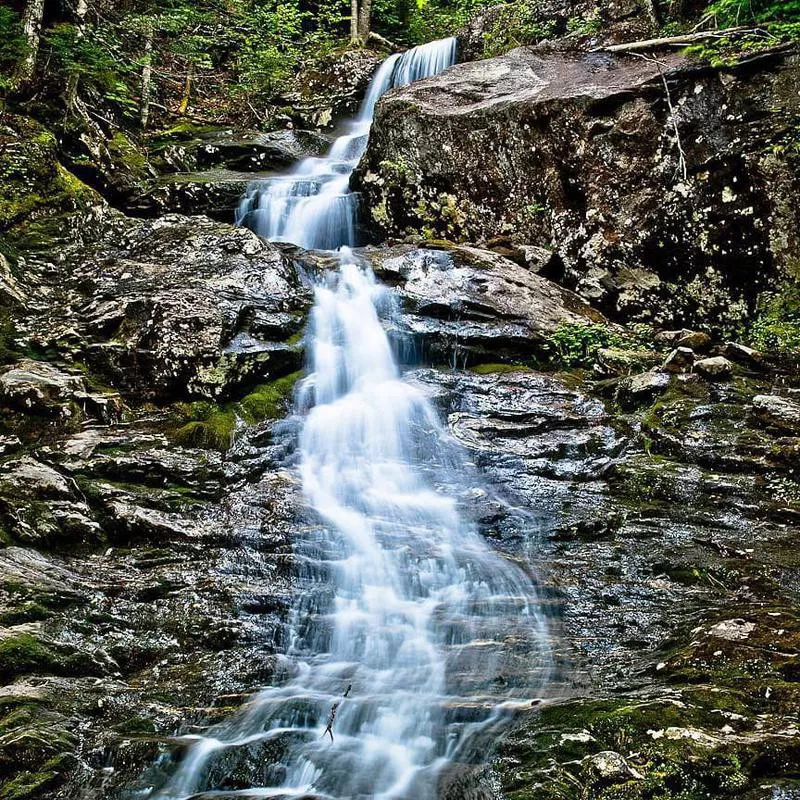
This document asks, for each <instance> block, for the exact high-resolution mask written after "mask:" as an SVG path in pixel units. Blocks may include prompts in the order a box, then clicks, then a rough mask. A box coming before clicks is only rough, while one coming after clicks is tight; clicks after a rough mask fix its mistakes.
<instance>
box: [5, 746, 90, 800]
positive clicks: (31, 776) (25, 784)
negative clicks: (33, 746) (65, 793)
mask: <svg viewBox="0 0 800 800" xmlns="http://www.w3.org/2000/svg"><path fill="white" fill-rule="evenodd" d="M74 767H75V757H74V756H73V755H72V754H71V753H60V754H59V755H57V756H55V757H53V758H51V759H49V760H48V761H46V762H45V763H44V764H43V765H42V767H41V769H38V770H36V771H26V772H22V773H20V774H19V775H17V776H16V777H15V778H13V779H12V780H10V781H8V782H6V783H4V784H3V786H2V788H0V800H40V798H42V797H44V796H45V794H46V793H49V792H51V791H52V790H53V789H55V788H56V787H57V786H59V785H60V784H61V783H62V782H63V781H64V779H65V778H66V776H67V774H68V773H69V771H70V770H71V769H73V768H74Z"/></svg>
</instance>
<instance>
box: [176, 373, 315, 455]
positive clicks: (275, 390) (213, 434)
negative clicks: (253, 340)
mask: <svg viewBox="0 0 800 800" xmlns="http://www.w3.org/2000/svg"><path fill="white" fill-rule="evenodd" d="M301 375H302V373H301V372H294V373H292V374H291V375H285V376H284V377H282V378H277V379H276V380H274V381H270V382H269V383H262V384H259V385H258V386H256V387H255V389H253V390H252V391H251V392H249V393H248V394H246V395H245V396H244V397H242V398H241V399H240V400H238V401H235V402H233V403H228V404H226V405H224V406H218V405H215V404H214V403H209V402H206V401H200V402H196V403H185V404H182V405H180V406H179V407H178V408H177V411H178V415H179V416H180V418H181V421H182V422H183V423H184V424H183V425H180V426H179V427H178V428H176V429H174V430H172V431H171V432H170V436H171V438H172V439H173V440H174V441H176V442H178V444H182V445H184V446H186V447H206V448H210V449H214V450H223V451H224V450H227V449H228V448H229V447H230V446H231V444H232V443H233V437H234V433H235V431H236V423H237V420H242V421H243V422H245V423H248V424H250V425H255V424H257V423H259V422H264V421H266V420H270V419H277V418H279V417H280V416H282V415H283V414H284V413H285V411H286V409H287V407H288V401H289V398H290V397H291V394H292V391H293V389H294V386H295V384H296V383H297V381H298V380H299V379H300V377H301Z"/></svg>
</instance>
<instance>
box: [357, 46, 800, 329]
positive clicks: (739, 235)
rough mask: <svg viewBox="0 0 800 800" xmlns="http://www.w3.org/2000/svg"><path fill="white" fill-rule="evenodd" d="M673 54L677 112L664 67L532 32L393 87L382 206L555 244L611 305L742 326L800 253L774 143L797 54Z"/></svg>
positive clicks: (442, 229)
mask: <svg viewBox="0 0 800 800" xmlns="http://www.w3.org/2000/svg"><path fill="white" fill-rule="evenodd" d="M659 58H660V59H661V60H660V62H659V63H660V64H661V67H660V69H662V70H663V71H664V74H665V76H666V80H667V82H668V85H669V93H670V102H671V104H672V107H673V108H675V109H677V110H676V112H675V117H674V118H673V117H671V116H670V111H669V106H668V103H667V99H666V95H665V90H664V85H663V81H662V78H661V74H660V73H659V67H657V66H656V65H654V64H653V63H652V62H649V61H647V60H646V59H642V58H635V57H633V56H624V55H616V54H610V53H590V54H578V53H563V52H556V51H553V50H552V49H547V48H540V49H536V48H520V49H517V50H513V51H511V52H509V53H507V54H505V55H503V56H500V57H497V58H492V59H487V60H483V61H475V62H471V63H467V64H459V65H457V66H455V67H453V68H452V69H450V70H447V71H446V72H445V73H443V74H441V75H439V76H437V77H434V78H431V79H428V80H425V81H421V82H420V83H418V84H415V85H414V86H411V87H406V88H403V89H402V90H399V91H396V92H393V93H391V94H390V95H388V96H387V97H386V98H384V100H383V101H382V103H381V104H380V106H379V107H378V113H377V116H376V120H375V124H374V127H373V131H372V134H371V136H370V143H369V147H368V149H367V152H366V155H365V157H364V159H363V161H362V163H361V165H360V167H359V170H358V172H357V175H356V184H357V186H358V187H359V188H360V190H361V191H362V192H363V193H364V195H365V198H366V200H367V207H368V208H369V209H370V213H371V215H372V220H373V222H374V223H375V225H376V226H377V227H378V228H379V229H380V230H381V231H383V232H384V233H388V234H390V235H395V236H403V235H406V233H407V232H409V231H410V232H415V231H418V230H425V231H429V233H430V235H432V236H437V237H441V238H447V239H451V240H453V241H471V242H476V241H481V240H486V239H490V238H491V237H495V236H498V235H506V236H510V237H512V238H513V239H514V240H515V241H517V242H520V243H524V244H534V245H547V246H550V247H552V248H553V249H554V250H555V251H556V252H557V253H558V254H559V255H560V256H561V258H562V259H563V262H564V265H565V274H564V280H565V283H566V285H568V286H570V287H571V288H574V289H576V290H577V291H578V292H579V293H580V294H581V295H583V296H585V297H587V298H588V299H589V300H590V301H592V302H594V303H595V304H600V305H599V307H600V308H601V310H603V311H605V312H607V313H608V314H610V315H617V316H618V317H621V318H625V319H647V320H652V321H653V322H655V323H656V324H658V325H662V326H666V325H675V323H682V324H684V325H692V324H695V325H697V324H704V323H705V324H707V323H708V322H711V323H712V324H713V325H714V326H717V327H718V328H722V327H724V326H726V325H736V324H737V323H738V322H739V321H741V320H743V319H745V318H746V317H747V314H748V313H749V312H752V310H753V308H754V304H755V301H756V298H757V297H758V296H759V294H760V293H762V292H765V291H770V290H772V289H774V286H775V284H776V283H779V282H780V281H782V280H785V279H786V278H787V277H788V276H789V275H790V274H792V273H791V270H792V266H791V265H792V263H794V260H795V259H796V254H797V252H798V242H797V237H796V231H797V229H798V224H797V218H796V212H795V210H794V209H793V208H789V207H788V206H787V204H786V203H785V201H784V197H785V196H786V191H787V189H785V188H781V187H793V186H796V185H797V179H798V175H797V165H796V162H795V161H794V160H793V159H792V158H784V157H783V156H781V155H780V154H777V153H776V151H775V150H774V149H773V148H772V147H771V146H770V143H771V142H772V141H774V140H775V138H776V137H777V138H780V137H782V136H783V135H784V133H785V132H786V131H787V130H789V129H790V128H791V127H792V126H793V125H796V123H797V119H798V111H799V109H798V101H797V96H796V93H794V92H793V91H792V90H791V89H790V87H791V86H793V85H794V84H795V83H796V82H797V78H796V76H797V70H798V61H797V55H796V54H794V53H788V54H779V55H774V56H764V57H762V59H760V60H758V59H757V60H756V62H754V63H751V64H748V65H742V66H741V67H740V68H738V69H731V70H729V71H723V72H718V71H715V70H709V69H707V68H699V67H698V66H697V65H695V64H693V63H692V62H689V61H686V60H685V59H683V58H682V57H680V56H678V55H676V54H672V53H667V54H663V55H662V56H659ZM676 126H677V131H678V137H679V138H677V139H676ZM431 130H435V131H436V132H437V135H436V136H430V135H428V132H429V131H431ZM682 158H683V161H682V160H681V159H682ZM684 162H685V166H686V173H685V175H684V173H683V170H684ZM531 176H536V179H535V180H532V179H531ZM788 191H789V193H790V194H791V193H792V192H793V190H792V189H788ZM762 223H763V224H762Z"/></svg>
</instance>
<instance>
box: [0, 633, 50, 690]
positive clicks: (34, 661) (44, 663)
mask: <svg viewBox="0 0 800 800" xmlns="http://www.w3.org/2000/svg"><path fill="white" fill-rule="evenodd" d="M57 663H58V659H57V657H56V654H55V653H54V652H53V651H52V650H51V649H50V648H49V647H47V646H46V645H44V644H43V643H42V642H40V641H39V640H38V639H37V638H36V637H35V636H32V635H31V634H29V633H22V634H19V635H17V636H9V637H7V638H5V639H3V640H0V678H2V679H4V680H9V679H11V678H13V677H14V676H16V675H21V674H24V673H26V672H35V671H41V672H50V671H52V670H53V668H54V667H55V666H56V665H57Z"/></svg>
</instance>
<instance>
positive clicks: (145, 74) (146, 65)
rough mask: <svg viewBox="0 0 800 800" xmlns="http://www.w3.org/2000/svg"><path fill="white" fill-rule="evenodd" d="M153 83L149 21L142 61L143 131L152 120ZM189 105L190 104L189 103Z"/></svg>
mask: <svg viewBox="0 0 800 800" xmlns="http://www.w3.org/2000/svg"><path fill="white" fill-rule="evenodd" d="M152 83H153V23H152V22H151V21H148V22H147V23H146V27H145V31H144V58H143V60H142V99H141V105H140V107H139V121H140V122H141V125H142V130H145V129H146V128H147V123H148V122H149V120H150V92H151V90H152ZM187 105H188V102H187Z"/></svg>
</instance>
